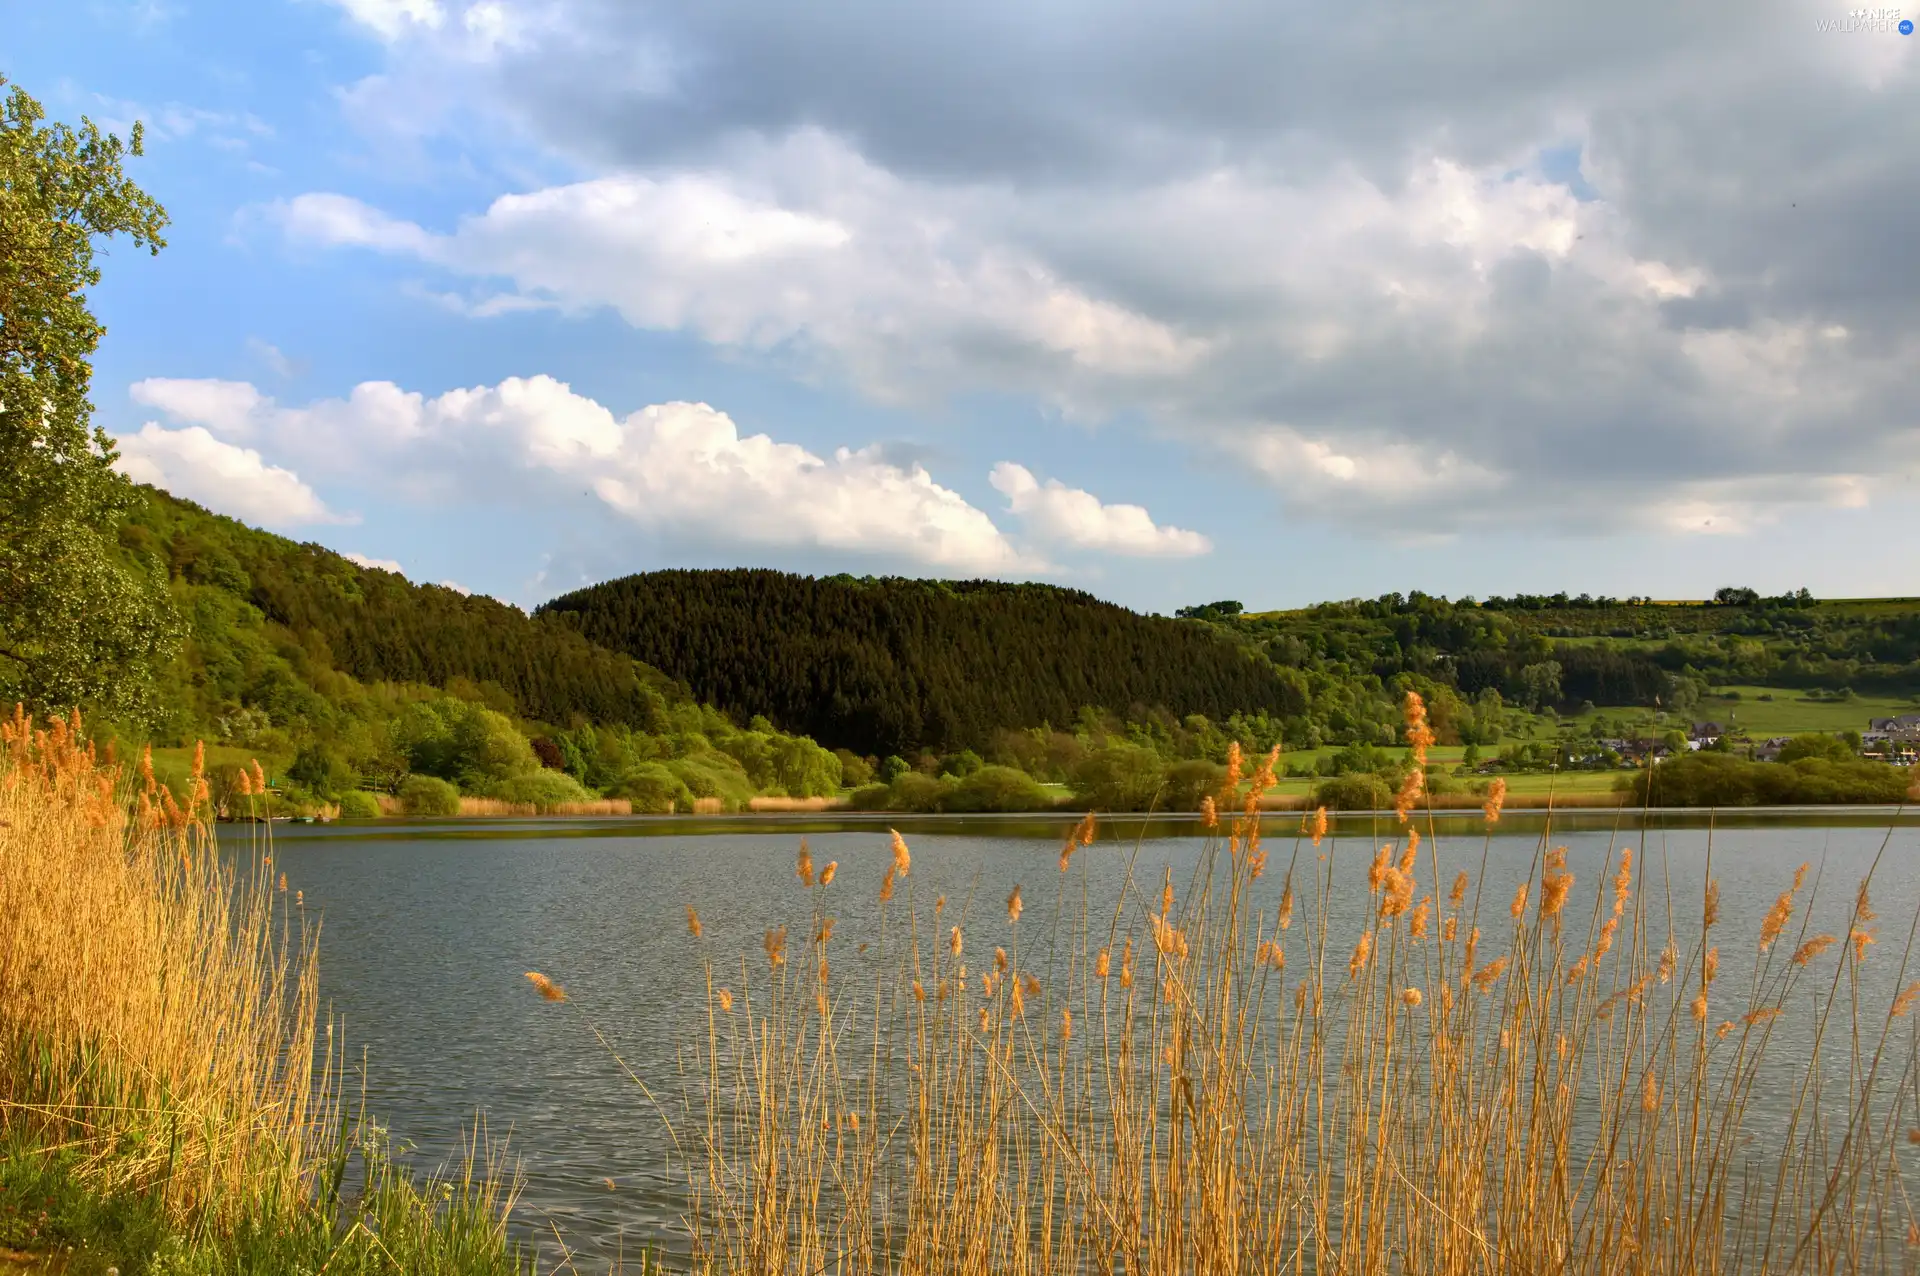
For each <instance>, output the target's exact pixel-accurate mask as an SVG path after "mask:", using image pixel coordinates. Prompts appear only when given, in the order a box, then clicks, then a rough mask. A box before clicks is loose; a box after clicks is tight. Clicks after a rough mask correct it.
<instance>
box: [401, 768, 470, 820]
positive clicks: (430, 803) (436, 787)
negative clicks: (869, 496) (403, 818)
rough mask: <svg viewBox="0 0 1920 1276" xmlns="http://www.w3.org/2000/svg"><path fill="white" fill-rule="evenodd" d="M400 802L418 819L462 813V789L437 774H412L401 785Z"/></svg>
mask: <svg viewBox="0 0 1920 1276" xmlns="http://www.w3.org/2000/svg"><path fill="white" fill-rule="evenodd" d="M400 804H401V806H402V807H403V808H404V809H405V810H406V813H407V814H408V815H410V816H413V817H414V818H416V819H419V818H424V817H428V816H436V815H458V814H460V790H459V789H456V788H454V787H453V786H452V785H451V784H448V783H447V782H446V781H445V780H443V779H441V778H440V777H439V776H437V775H410V776H408V777H407V778H406V779H405V780H404V781H402V782H401V785H400Z"/></svg>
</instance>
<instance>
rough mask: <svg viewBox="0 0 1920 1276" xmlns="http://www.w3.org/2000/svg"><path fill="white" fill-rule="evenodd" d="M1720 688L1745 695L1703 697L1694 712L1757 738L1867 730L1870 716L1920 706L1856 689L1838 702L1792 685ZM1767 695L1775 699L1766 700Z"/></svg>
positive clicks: (1873, 716) (1885, 715) (1701, 717)
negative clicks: (1814, 696) (1814, 697)
mask: <svg viewBox="0 0 1920 1276" xmlns="http://www.w3.org/2000/svg"><path fill="white" fill-rule="evenodd" d="M1715 690H1716V691H1721V692H1725V691H1737V692H1739V693H1740V698H1739V699H1738V700H1728V699H1726V698H1725V697H1724V696H1722V695H1715V696H1711V697H1706V698H1703V699H1702V700H1701V701H1700V707H1699V708H1698V709H1697V710H1696V711H1695V712H1694V714H1693V716H1694V717H1695V718H1697V719H1700V720H1703V721H1713V722H1719V723H1726V724H1731V725H1735V726H1738V727H1740V728H1741V729H1743V730H1745V731H1746V732H1747V734H1748V735H1751V736H1754V737H1755V738H1764V737H1766V736H1775V735H1796V734H1799V733H1801V732H1807V731H1847V730H1853V731H1865V730H1866V729H1867V719H1869V718H1890V717H1893V716H1894V715H1896V714H1901V713H1914V712H1916V711H1920V702H1916V701H1914V700H1913V699H1911V698H1908V697H1901V696H1859V695H1857V696H1855V697H1854V698H1853V699H1851V700H1847V701H1844V702H1841V703H1838V704H1836V703H1831V702H1819V701H1813V700H1809V699H1807V698H1806V696H1807V693H1806V692H1804V691H1800V690H1795V689H1792V688H1787V687H1719V688H1715ZM1763 695H1770V696H1772V697H1773V699H1772V700H1762V699H1760V697H1761V696H1763Z"/></svg>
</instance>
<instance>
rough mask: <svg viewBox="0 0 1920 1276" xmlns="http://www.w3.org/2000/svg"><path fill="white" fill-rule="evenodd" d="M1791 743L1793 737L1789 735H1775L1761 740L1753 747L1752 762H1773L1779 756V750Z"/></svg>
mask: <svg viewBox="0 0 1920 1276" xmlns="http://www.w3.org/2000/svg"><path fill="white" fill-rule="evenodd" d="M1791 743H1793V737H1792V736H1790V735H1777V736H1774V737H1772V738H1771V739H1767V740H1762V741H1761V742H1760V743H1759V744H1757V745H1755V746H1754V749H1753V756H1754V760H1755V761H1758V762H1772V761H1775V760H1777V759H1778V758H1779V756H1780V750H1782V749H1784V748H1786V747H1787V746H1788V745H1789V744H1791Z"/></svg>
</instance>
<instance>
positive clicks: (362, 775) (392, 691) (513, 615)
mask: <svg viewBox="0 0 1920 1276" xmlns="http://www.w3.org/2000/svg"><path fill="white" fill-rule="evenodd" d="M139 498H140V499H139V502H138V504H137V506H136V507H135V508H134V509H133V511H132V512H131V513H130V515H129V516H128V518H127V519H126V520H125V522H124V523H123V524H122V525H121V526H120V527H119V529H118V539H119V544H120V546H121V552H123V553H124V554H126V555H127V556H128V557H129V559H130V560H132V561H134V562H137V563H140V564H143V565H144V566H145V567H147V568H148V569H149V570H151V571H152V572H154V573H156V574H157V575H159V576H161V577H163V578H164V580H165V582H166V591H167V594H168V597H169V599H170V601H171V604H172V610H173V612H174V613H175V615H176V617H177V624H178V628H179V630H180V638H181V641H180V643H179V647H178V650H177V652H176V653H175V654H174V656H173V658H172V660H171V662H170V663H169V664H167V665H166V666H165V667H164V668H163V669H161V670H160V673H159V677H158V685H157V686H156V688H155V691H156V699H157V700H158V703H159V705H160V712H161V717H160V720H159V721H158V722H143V723H114V722H111V721H101V720H100V719H98V718H96V719H95V725H96V728H97V729H99V730H101V731H102V732H103V733H104V734H107V735H110V736H113V735H117V736H119V737H121V738H122V739H123V741H124V742H125V743H126V744H128V745H134V744H140V743H143V742H150V743H152V744H153V745H155V746H157V747H158V752H157V755H156V766H157V769H158V770H159V771H160V773H161V775H162V778H163V779H164V780H166V781H168V782H169V783H171V784H173V785H174V786H175V787H176V788H177V789H179V790H180V791H182V792H184V791H185V790H184V776H185V769H186V766H187V759H188V757H189V756H190V754H191V752H192V750H191V749H190V748H189V747H187V746H191V745H192V744H193V743H194V742H195V741H203V742H205V743H206V744H207V745H208V746H210V747H209V749H208V753H207V760H208V762H209V764H210V766H211V767H212V773H213V775H214V779H215V783H214V797H215V801H216V804H217V805H218V804H223V803H225V801H226V795H227V794H228V793H230V792H232V791H233V789H234V787H235V786H236V785H237V783H238V771H239V768H240V767H242V766H244V765H247V764H248V763H249V762H250V760H251V759H254V758H258V759H259V760H260V761H261V762H262V763H263V764H264V766H265V768H266V773H267V775H268V776H269V778H270V779H271V781H272V782H273V784H274V786H275V799H274V801H275V803H276V809H291V810H323V809H327V808H329V807H337V808H338V809H340V810H343V811H346V812H347V813H349V814H358V815H368V814H372V813H373V811H374V809H375V806H376V804H375V799H374V798H373V797H372V796H371V794H370V792H369V791H371V793H380V794H396V793H397V794H398V795H399V796H400V798H401V799H402V800H403V802H404V804H405V806H406V808H407V809H408V810H409V811H411V812H413V813H415V814H450V813H452V812H454V811H455V810H456V809H462V807H461V803H462V801H463V800H466V799H480V800H482V805H481V806H480V807H479V808H477V809H483V810H484V809H493V808H488V807H486V806H485V804H484V803H485V801H492V802H494V803H495V804H497V805H498V804H504V806H505V807H507V808H511V809H532V808H538V809H542V810H550V809H563V808H568V807H570V806H572V807H576V808H577V807H579V806H580V804H585V805H586V807H589V808H593V809H598V807H595V803H598V802H600V800H601V799H604V798H611V799H618V801H616V802H614V803H611V804H607V803H602V804H601V805H606V806H608V807H609V809H617V810H624V809H626V803H627V802H629V801H630V802H631V803H632V805H633V807H634V809H637V810H642V811H666V810H676V809H677V810H693V809H724V810H737V809H740V808H741V807H742V806H744V805H745V804H746V803H748V802H749V801H751V800H752V799H753V798H755V797H757V796H763V795H765V796H781V797H790V798H815V799H817V798H821V797H825V796H830V795H832V794H835V793H838V792H839V791H840V788H841V786H842V783H843V779H844V777H843V770H842V765H841V761H840V760H839V759H838V758H836V757H835V756H834V755H833V754H831V753H828V752H827V751H826V750H825V749H822V748H821V747H820V746H819V745H817V744H815V743H814V742H813V741H811V740H807V739H803V738H800V737H796V736H792V735H788V734H785V733H782V732H778V731H775V730H773V729H772V728H771V727H770V726H768V725H767V724H765V723H749V724H747V725H745V726H742V725H741V724H740V723H738V722H735V721H734V720H732V719H730V718H729V717H728V716H727V715H726V714H724V713H721V712H720V711H718V710H716V709H713V708H711V707H709V706H706V705H702V704H698V703H696V702H694V701H693V699H692V698H691V697H690V696H689V694H688V693H687V690H686V688H685V687H683V686H680V685H678V684H676V683H674V682H673V681H672V680H670V679H668V678H667V677H665V676H664V675H663V674H661V673H660V672H659V671H657V670H655V669H652V668H649V667H648V666H646V665H644V664H641V663H639V662H637V661H635V660H633V659H631V658H629V657H627V656H624V655H621V654H619V653H616V652H613V651H609V650H606V649H605V648H602V647H597V646H595V645H594V644H592V643H590V642H588V641H587V640H586V639H585V638H582V637H581V636H580V635H579V634H578V633H576V632H575V631H574V630H573V629H572V628H570V627H569V626H567V625H566V624H563V623H561V622H559V621H557V620H554V619H551V618H541V617H533V616H528V615H526V614H525V613H523V612H521V611H520V610H519V609H518V608H515V607H511V606H508V605H507V604H505V603H501V602H498V601H496V600H494V599H491V598H482V597H468V596H465V595H463V594H461V593H459V592H458V591H456V590H451V589H445V588H441V587H439V586H434V585H415V584H412V583H410V582H408V581H407V580H406V579H405V578H403V577H401V576H398V575H395V574H393V573H391V572H386V571H381V570H379V569H376V568H367V567H361V566H359V565H357V564H355V563H353V562H351V561H349V560H348V559H346V558H344V557H342V556H341V555H338V554H335V553H333V552H331V551H329V550H326V549H323V548H321V547H320V546H317V545H302V544H297V543H295V542H293V541H290V540H287V539H286V538H284V537H280V536H275V535H272V534H270V533H267V532H262V531H257V530H255V529H253V528H250V527H247V526H246V525H244V524H242V523H239V522H236V521H234V520H233V519H230V518H223V517H219V516H217V515H214V514H210V513H208V512H207V511H206V510H203V509H201V508H200V507H199V506H196V505H194V504H192V503H190V502H187V501H182V500H178V499H176V498H174V497H172V496H169V495H167V494H166V493H164V492H160V491H156V490H154V489H151V488H143V489H141V490H140V492H139ZM861 774H862V773H861V772H859V771H856V778H859V777H860V775H861ZM468 807H469V808H472V804H471V803H470V802H469V804H468Z"/></svg>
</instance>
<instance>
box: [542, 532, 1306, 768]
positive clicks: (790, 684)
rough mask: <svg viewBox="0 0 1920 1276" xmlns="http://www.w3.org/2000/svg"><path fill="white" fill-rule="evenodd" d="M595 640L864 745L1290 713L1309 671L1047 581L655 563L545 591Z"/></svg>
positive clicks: (710, 689)
mask: <svg viewBox="0 0 1920 1276" xmlns="http://www.w3.org/2000/svg"><path fill="white" fill-rule="evenodd" d="M539 614H540V615H541V616H543V617H555V618H564V619H566V620H567V621H568V622H569V623H571V624H572V625H574V626H575V627H576V628H577V629H578V631H579V632H580V633H581V634H582V635H584V636H585V637H586V638H588V639H590V640H591V641H592V642H594V643H596V644H599V645H601V646H605V647H610V648H613V649H615V650H619V651H623V652H625V653H626V654H628V655H630V656H632V657H633V658H634V659H636V660H640V661H643V662H645V663H646V664H649V665H652V666H654V667H656V668H658V669H661V670H663V671H664V672H666V673H667V674H668V675H669V676H671V677H673V678H677V679H680V680H682V681H684V682H686V683H687V684H688V685H690V686H691V687H693V688H694V689H695V691H696V693H697V694H698V695H699V696H700V697H701V698H703V699H706V700H710V701H712V702H713V703H714V704H715V705H716V706H718V707H720V708H722V709H726V710H728V711H731V712H733V713H735V714H740V715H748V714H764V715H765V716H766V717H768V718H769V719H771V720H772V722H773V723H774V725H775V726H777V727H779V728H780V729H782V730H785V731H793V732H800V733H804V734H807V735H811V736H813V737H814V738H815V739H818V740H820V741H822V742H823V743H827V744H830V745H836V746H843V747H846V748H849V749H852V750H854V751H855V752H858V753H868V754H880V755H885V754H900V755H903V756H911V755H912V754H914V753H916V752H919V751H922V750H926V749H932V750H944V749H952V748H961V747H975V748H979V747H983V746H985V745H986V744H987V743H988V742H989V741H990V740H991V739H992V737H993V736H994V733H995V732H996V731H997V730H999V729H1002V728H1024V727H1037V726H1041V725H1043V724H1047V723H1051V724H1053V725H1055V726H1064V725H1067V724H1069V723H1071V722H1072V721H1073V720H1074V718H1075V717H1076V715H1077V714H1078V713H1079V712H1080V711H1081V709H1083V708H1086V707H1089V706H1093V707H1099V708H1104V709H1109V710H1111V711H1113V712H1116V713H1121V714H1126V715H1128V716H1140V715H1141V714H1142V713H1144V712H1146V711H1153V710H1157V711H1163V712H1168V713H1171V714H1173V715H1175V716H1176V717H1184V716H1186V715H1189V714H1195V713H1198V714H1203V715H1205V716H1207V717H1208V718H1212V719H1216V720H1224V719H1226V718H1227V717H1229V716H1231V715H1233V714H1235V713H1249V714H1250V713H1256V712H1265V713H1267V714H1269V715H1271V716H1273V717H1276V718H1278V717H1284V716H1293V715H1297V714H1299V713H1301V712H1302V711H1303V710H1304V709H1305V707H1306V694H1305V688H1304V683H1303V682H1302V681H1300V680H1298V679H1297V678H1295V677H1290V676H1289V675H1288V673H1287V672H1286V671H1283V670H1280V669H1278V668H1276V667H1275V666H1274V665H1273V663H1272V662H1271V661H1269V660H1267V659H1266V658H1265V657H1264V655H1262V654H1261V653H1259V652H1258V651H1255V650H1253V649H1251V648H1249V647H1247V646H1246V645H1245V644H1242V643H1239V642H1236V641H1234V640H1233V639H1232V638H1231V637H1229V636H1227V635H1224V634H1221V633H1218V632H1216V631H1214V630H1213V629H1211V628H1209V627H1207V626H1204V625H1195V624H1191V623H1188V622H1185V621H1180V620H1173V619H1168V618H1165V617H1159V616H1142V615H1140V614H1138V613H1136V612H1132V611H1128V610H1127V609H1126V608H1124V607H1118V606H1115V605H1114V604H1112V603H1106V602H1102V601H1101V600H1099V599H1097V598H1095V597H1093V596H1092V595H1091V594H1086V593H1082V592H1080V591H1077V590H1070V589H1060V588H1057V587H1055V586H1051V585H1033V584H1020V585H1009V584H1002V583H998V582H993V581H961V582H942V581H926V580H908V579H898V578H885V579H855V578H852V577H846V576H835V577H827V578H822V579H814V578H811V577H804V576H793V575H788V574H786V573H782V572H774V571H759V570H744V569H743V570H736V571H661V572H648V573H645V574H642V575H637V576H628V577H624V578H622V579H620V580H614V581H608V582H606V583H604V584H600V585H595V586H592V587H590V588H587V589H583V590H579V591H577V592H575V593H571V594H567V595H564V596H563V597H560V598H556V599H554V600H553V601H552V602H550V603H548V604H547V605H546V606H544V607H542V608H541V609H540V612H539Z"/></svg>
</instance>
